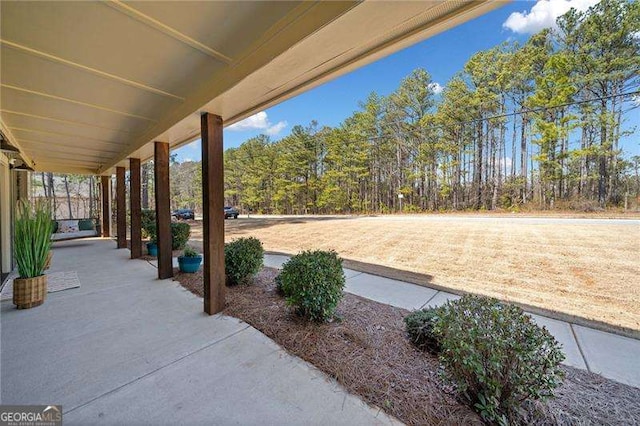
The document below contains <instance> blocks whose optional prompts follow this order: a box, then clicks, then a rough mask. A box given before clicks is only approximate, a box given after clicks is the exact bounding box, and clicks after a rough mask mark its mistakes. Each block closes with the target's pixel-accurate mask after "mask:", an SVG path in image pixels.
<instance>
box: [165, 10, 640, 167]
mask: <svg viewBox="0 0 640 426" xmlns="http://www.w3.org/2000/svg"><path fill="white" fill-rule="evenodd" d="M596 2H597V0H542V1H539V2H537V3H536V2H535V1H514V2H512V3H509V4H507V5H506V6H504V7H501V8H499V9H497V10H494V11H492V12H489V13H487V14H486V15H483V16H481V17H479V18H476V19H474V20H473V21H469V22H467V23H465V24H462V25H460V26H458V27H456V28H453V29H451V30H449V31H446V32H444V33H441V34H438V35H436V36H435V37H431V38H429V39H427V40H425V41H423V42H421V43H418V44H416V45H413V46H411V47H409V48H407V49H404V50H402V51H400V52H396V53H394V54H392V55H390V56H387V57H385V58H383V59H381V60H379V61H377V62H374V63H372V64H369V65H367V66H365V67H362V68H360V69H358V70H356V71H353V72H351V73H349V74H347V75H344V76H342V77H339V78H337V79H335V80H332V81H330V82H328V83H325V84H323V85H322V86H319V87H317V88H315V89H313V90H310V91H308V92H306V93H303V94H301V95H299V96H297V97H295V98H293V99H289V100H287V101H285V102H282V103H281V104H278V105H276V106H274V107H272V108H269V109H267V110H265V111H263V112H261V113H259V114H258V115H256V116H253V117H251V118H250V119H248V120H247V121H245V122H244V123H242V122H241V124H239V125H236V126H235V128H226V129H225V131H224V145H225V149H226V148H231V147H237V146H239V145H240V144H241V143H242V142H244V141H246V140H247V139H249V138H251V137H253V136H256V135H258V134H261V133H267V134H271V136H272V139H279V138H281V137H283V136H286V135H287V134H288V133H289V132H290V130H291V128H292V127H293V126H295V125H297V124H301V125H308V124H309V123H310V122H311V121H312V120H316V121H318V123H319V124H320V126H323V125H327V126H336V125H338V124H339V123H340V122H342V121H343V120H344V119H345V118H347V117H348V116H350V115H351V114H352V113H353V112H354V111H355V110H357V109H358V104H359V102H360V101H363V100H365V99H366V97H367V96H368V95H369V93H371V92H372V91H375V92H377V93H379V94H382V95H387V94H389V93H391V92H393V91H394V90H395V89H396V88H397V87H398V85H399V84H400V81H401V80H402V79H403V78H404V77H406V76H407V75H409V74H410V73H411V72H412V71H413V70H414V69H416V68H419V67H421V68H424V69H426V70H427V71H428V72H429V73H430V74H431V76H432V78H433V81H434V82H437V83H438V84H440V85H442V86H444V85H445V84H446V83H447V81H448V80H450V79H451V78H452V77H453V76H454V74H455V73H457V72H458V71H460V70H461V69H462V67H463V66H464V64H465V62H466V61H467V60H468V59H469V58H470V57H471V56H472V55H473V54H475V53H476V52H478V51H480V50H484V49H489V48H491V47H493V46H496V45H498V44H500V43H502V42H504V41H507V40H518V41H520V42H525V41H526V40H527V39H528V38H529V37H530V35H531V34H532V33H535V32H537V31H539V30H540V29H541V28H544V27H546V26H549V25H552V23H553V22H554V20H555V19H554V18H555V16H558V15H561V14H562V13H564V11H566V10H568V8H569V7H575V8H577V9H582V10H584V9H586V8H588V7H589V6H590V5H593V4H594V3H596ZM636 121H638V120H636ZM630 148H631V149H632V150H633V151H635V152H636V153H638V152H639V151H640V149H639V147H638V144H637V143H635V144H634V146H633V147H630ZM176 153H177V154H178V161H186V160H200V143H199V141H196V142H194V143H192V144H189V145H187V146H185V147H182V148H180V149H178V150H177V151H176Z"/></svg>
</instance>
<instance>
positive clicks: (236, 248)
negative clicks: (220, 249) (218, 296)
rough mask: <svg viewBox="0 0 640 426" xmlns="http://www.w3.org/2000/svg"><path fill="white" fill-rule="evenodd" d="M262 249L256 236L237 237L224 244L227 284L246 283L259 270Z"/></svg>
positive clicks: (261, 261)
mask: <svg viewBox="0 0 640 426" xmlns="http://www.w3.org/2000/svg"><path fill="white" fill-rule="evenodd" d="M263 261H264V249H263V248H262V243H261V242H260V240H258V239H257V238H253V237H249V238H238V239H237V240H235V241H232V242H230V243H227V244H225V245H224V270H225V273H226V275H227V283H228V284H229V285H237V284H247V283H249V281H250V280H251V278H253V276H254V275H256V274H257V273H258V272H260V269H261V268H262V264H263Z"/></svg>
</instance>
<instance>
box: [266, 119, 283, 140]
mask: <svg viewBox="0 0 640 426" xmlns="http://www.w3.org/2000/svg"><path fill="white" fill-rule="evenodd" d="M285 127H287V122H286V121H278V122H277V123H276V124H274V125H273V126H271V127H269V128H268V129H267V130H265V133H266V134H267V135H269V136H275V135H277V134H278V133H280V132H281V131H282V129H284V128H285Z"/></svg>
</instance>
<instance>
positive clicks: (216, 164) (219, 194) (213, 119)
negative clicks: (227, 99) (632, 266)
mask: <svg viewBox="0 0 640 426" xmlns="http://www.w3.org/2000/svg"><path fill="white" fill-rule="evenodd" d="M200 124H201V132H202V198H203V200H202V210H203V215H204V219H203V222H202V224H203V231H204V240H203V247H204V277H203V281H204V311H205V312H206V313H207V314H209V315H213V314H216V313H218V312H220V311H222V310H223V309H224V297H225V273H224V170H223V165H224V164H223V158H222V152H223V149H222V126H223V123H222V117H220V116H218V115H213V114H209V113H205V114H202V116H201V120H200Z"/></svg>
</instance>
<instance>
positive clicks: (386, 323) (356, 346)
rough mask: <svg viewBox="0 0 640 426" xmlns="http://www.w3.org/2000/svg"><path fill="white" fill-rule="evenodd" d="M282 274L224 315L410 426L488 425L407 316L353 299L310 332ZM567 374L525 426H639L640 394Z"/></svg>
mask: <svg viewBox="0 0 640 426" xmlns="http://www.w3.org/2000/svg"><path fill="white" fill-rule="evenodd" d="M277 274H278V270H276V269H272V268H264V269H263V270H262V271H261V272H260V273H259V274H258V276H256V278H255V279H254V283H253V285H249V286H236V287H230V288H227V307H226V309H225V311H224V313H225V314H227V315H230V316H234V317H237V318H239V319H241V320H243V321H245V322H247V323H249V324H251V325H252V326H253V327H255V328H257V329H258V330H260V331H261V332H262V333H264V334H266V335H267V336H269V337H270V338H271V339H273V340H274V341H276V342H277V343H278V344H279V345H281V346H283V347H284V348H285V349H286V350H287V351H288V352H290V353H291V354H293V355H296V356H299V357H300V358H302V359H304V360H306V361H308V362H310V363H311V364H313V365H315V366H316V367H317V368H319V369H320V370H322V371H324V372H325V373H326V374H328V375H329V376H331V377H334V378H335V379H336V380H337V381H338V382H339V383H340V384H341V385H342V386H344V387H345V388H346V389H347V390H348V391H349V392H351V393H353V394H357V395H359V396H361V397H362V398H363V399H364V400H365V401H367V402H368V403H369V404H373V405H376V406H378V407H380V408H382V409H384V410H385V411H386V412H387V413H388V414H390V415H392V416H395V417H397V418H398V419H400V420H401V421H403V422H405V423H407V424H411V425H426V424H428V425H437V424H460V425H462V424H464V425H469V424H482V421H481V420H480V418H479V417H478V415H476V414H475V412H474V411H473V410H471V409H470V408H469V407H468V406H466V405H465V404H463V403H461V402H459V401H458V400H457V399H456V397H455V394H454V389H452V388H451V387H450V386H448V385H447V384H446V383H445V382H443V381H442V379H441V378H440V366H439V363H438V360H437V358H436V357H434V356H431V355H429V354H427V353H425V352H422V351H419V350H417V349H416V348H415V347H414V346H413V345H412V344H411V343H409V341H408V339H407V337H406V335H405V331H404V322H403V318H404V316H405V315H406V314H407V313H408V311H406V310H404V309H400V308H396V307H392V306H389V305H384V304H381V303H377V302H374V301H371V300H368V299H364V298H361V297H358V296H355V295H352V294H348V293H346V294H345V296H344V298H343V300H342V301H341V303H340V305H339V307H338V311H337V314H338V317H339V319H338V320H336V321H334V322H332V323H327V324H321V325H317V324H310V323H308V322H305V321H303V320H301V319H300V318H298V317H297V316H295V315H294V314H293V313H292V312H291V310H290V309H289V308H288V307H287V306H286V304H285V301H284V299H283V298H282V297H281V296H280V295H278V294H277V292H276V288H275V283H274V278H275V277H276V275H277ZM174 280H176V281H179V282H180V284H181V285H182V286H183V287H185V288H186V289H188V290H189V291H191V292H193V293H195V294H196V295H198V296H201V297H202V272H198V273H196V274H182V273H180V272H178V271H177V270H175V277H174ZM563 368H564V370H565V372H566V378H565V381H564V384H563V385H562V386H561V387H560V388H559V389H558V390H557V391H556V398H555V399H553V400H551V401H549V402H547V403H530V404H527V405H526V406H525V407H524V409H523V411H522V418H521V421H520V422H521V423H522V424H534V425H555V424H558V425H578V424H579V425H590V424H593V425H596V424H597V425H603V424H607V425H608V424H611V425H613V424H625V425H627V424H639V423H640V389H638V388H634V387H631V386H626V385H623V384H620V383H617V382H614V381H612V380H608V379H605V378H603V377H601V376H599V375H597V374H593V373H589V372H586V371H582V370H578V369H575V368H571V367H563Z"/></svg>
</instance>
